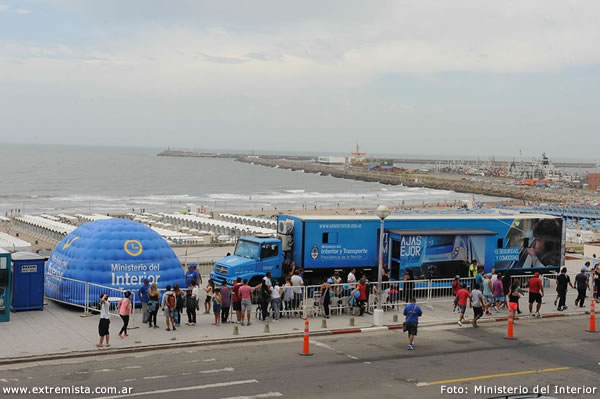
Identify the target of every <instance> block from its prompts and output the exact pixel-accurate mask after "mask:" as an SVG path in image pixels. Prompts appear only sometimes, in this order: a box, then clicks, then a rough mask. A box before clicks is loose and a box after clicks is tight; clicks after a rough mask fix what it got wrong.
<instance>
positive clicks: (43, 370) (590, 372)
mask: <svg viewBox="0 0 600 399" xmlns="http://www.w3.org/2000/svg"><path fill="white" fill-rule="evenodd" d="M586 327H587V320H586V318H585V317H569V318H564V319H548V320H520V321H519V322H518V324H517V325H516V326H515V331H516V336H517V337H518V339H517V340H515V341H511V340H506V339H504V335H505V330H506V326H505V323H491V324H486V325H483V324H482V325H481V327H480V328H478V329H474V328H472V327H470V326H465V327H462V328H460V327H458V326H456V327H454V326H452V327H448V326H446V327H436V328H428V329H422V330H420V331H419V335H418V337H417V340H416V349H415V350H414V351H408V350H407V349H406V335H405V334H403V333H402V332H401V331H386V332H377V333H362V334H348V335H337V336H327V337H319V338H318V339H314V340H312V341H311V344H312V345H311V351H312V352H313V356H309V357H303V356H300V355H298V352H299V351H300V350H301V347H302V342H301V340H299V339H293V340H281V341H271V342H266V343H262V344H261V343H248V344H236V345H223V346H213V347H190V348H186V349H173V350H154V351H150V352H141V353H132V354H126V355H108V354H107V355H102V356H96V357H90V358H83V359H71V360H64V361H56V362H44V363H39V364H21V365H13V366H3V367H2V368H0V384H1V385H2V387H3V389H4V388H6V387H21V388H23V389H28V390H31V389H33V388H34V387H46V386H49V387H61V386H66V387H80V386H83V387H91V388H92V389H93V388H95V387H117V388H119V389H122V388H123V387H125V388H126V389H131V392H132V395H123V396H120V394H121V392H119V394H113V393H104V392H98V393H95V394H90V395H81V396H74V395H73V396H69V395H64V394H58V395H56V394H55V395H52V394H50V395H44V396H46V397H98V398H99V397H105V398H106V397H141V398H163V397H178V398H203V399H204V398H207V399H209V398H218V399H222V398H269V397H282V398H313V397H315V398H316V397H323V398H344V399H347V398H358V397H360V398H369V397H374V398H375V397H376V398H378V399H379V398H442V397H444V398H445V397H454V398H492V397H497V396H501V395H500V394H501V393H502V392H501V391H499V390H500V389H507V388H509V387H512V388H513V389H516V390H517V391H516V392H517V393H524V391H523V390H524V389H528V391H529V393H531V392H532V390H533V389H534V387H535V386H539V387H543V388H544V389H546V388H547V389H548V390H549V391H550V392H549V395H548V396H551V397H557V398H567V397H568V398H579V397H581V398H595V397H600V391H599V390H598V388H599V387H600V383H599V382H598V381H600V380H599V378H598V377H599V375H600V364H599V362H600V352H599V351H598V349H597V348H598V344H599V342H600V334H592V333H587V332H585V328H586ZM555 386H557V387H559V389H563V390H566V389H570V390H571V391H572V392H575V393H571V394H557V393H556V388H555ZM576 387H579V390H578V391H576V390H575V388H576ZM582 387H585V388H582ZM44 389H46V388H44ZM484 389H486V390H487V391H485V393H482V392H481V390H484ZM592 390H593V391H592ZM29 392H31V391H29ZM451 392H455V393H451ZM586 392H587V393H589V394H586ZM0 396H2V397H24V396H23V395H8V394H6V393H4V394H3V395H0ZM31 396H32V395H30V394H28V395H26V397H31Z"/></svg>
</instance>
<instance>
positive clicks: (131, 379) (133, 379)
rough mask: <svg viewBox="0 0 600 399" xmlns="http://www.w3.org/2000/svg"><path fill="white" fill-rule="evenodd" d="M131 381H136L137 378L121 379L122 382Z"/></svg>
mask: <svg viewBox="0 0 600 399" xmlns="http://www.w3.org/2000/svg"><path fill="white" fill-rule="evenodd" d="M133 381H137V378H128V379H126V380H123V382H133Z"/></svg>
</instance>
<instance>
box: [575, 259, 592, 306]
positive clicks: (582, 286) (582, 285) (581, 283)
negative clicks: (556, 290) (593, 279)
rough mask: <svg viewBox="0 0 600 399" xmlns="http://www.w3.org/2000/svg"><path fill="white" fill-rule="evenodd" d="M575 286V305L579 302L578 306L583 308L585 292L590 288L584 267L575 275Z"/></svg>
mask: <svg viewBox="0 0 600 399" xmlns="http://www.w3.org/2000/svg"><path fill="white" fill-rule="evenodd" d="M575 286H576V287H577V299H575V306H577V304H579V307H580V308H584V307H585V305H584V303H585V294H586V292H587V290H589V289H590V280H589V279H588V277H587V275H586V272H585V268H582V269H581V272H580V273H579V274H578V275H577V276H575Z"/></svg>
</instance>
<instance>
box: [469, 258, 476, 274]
mask: <svg viewBox="0 0 600 399" xmlns="http://www.w3.org/2000/svg"><path fill="white" fill-rule="evenodd" d="M476 276H477V259H473V260H472V261H471V264H470V265H469V277H472V278H475V277H476Z"/></svg>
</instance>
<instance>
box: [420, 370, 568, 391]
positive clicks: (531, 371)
mask: <svg viewBox="0 0 600 399" xmlns="http://www.w3.org/2000/svg"><path fill="white" fill-rule="evenodd" d="M569 369H570V367H555V368H550V369H540V370H528V371H517V372H514V373H502V374H490V375H480V376H477V377H467V378H456V379H453V380H443V381H432V382H418V383H417V384H416V385H417V386H418V387H425V386H428V385H441V384H454V383H457V382H467V381H477V380H486V379H489V378H501V377H514V376H518V375H528V374H541V373H552V372H555V371H565V370H569Z"/></svg>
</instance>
